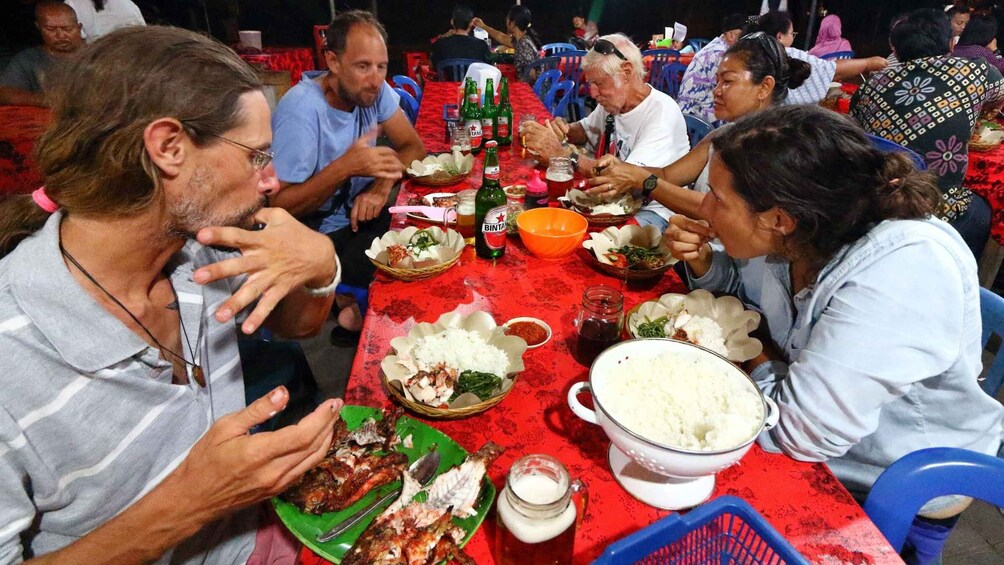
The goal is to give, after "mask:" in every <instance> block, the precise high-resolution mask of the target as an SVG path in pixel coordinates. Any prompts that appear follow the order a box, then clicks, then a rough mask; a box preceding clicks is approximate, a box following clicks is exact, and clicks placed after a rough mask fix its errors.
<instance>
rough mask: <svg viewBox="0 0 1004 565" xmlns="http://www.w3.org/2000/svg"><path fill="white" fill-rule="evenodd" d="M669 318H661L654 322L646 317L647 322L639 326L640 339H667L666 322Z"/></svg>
mask: <svg viewBox="0 0 1004 565" xmlns="http://www.w3.org/2000/svg"><path fill="white" fill-rule="evenodd" d="M668 321H669V318H667V317H666V316H660V317H658V318H656V319H654V320H649V319H648V316H646V317H645V321H644V322H642V323H640V324H638V337H666V322H668Z"/></svg>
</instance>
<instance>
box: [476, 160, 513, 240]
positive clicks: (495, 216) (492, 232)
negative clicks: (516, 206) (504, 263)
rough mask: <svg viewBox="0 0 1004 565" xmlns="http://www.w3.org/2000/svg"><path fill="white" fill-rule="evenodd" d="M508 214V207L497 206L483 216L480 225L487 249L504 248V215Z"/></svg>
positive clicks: (486, 172)
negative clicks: (483, 218) (483, 219)
mask: <svg viewBox="0 0 1004 565" xmlns="http://www.w3.org/2000/svg"><path fill="white" fill-rule="evenodd" d="M495 173H496V174H498V169H496V170H495ZM485 175H486V176H487V175H488V171H485ZM508 213H509V207H508V206H498V207H496V208H492V209H491V210H489V211H488V213H487V214H485V221H484V222H483V223H482V224H481V231H483V232H484V234H485V245H487V246H488V248H489V249H501V248H503V247H505V238H506V215H507V214H508Z"/></svg>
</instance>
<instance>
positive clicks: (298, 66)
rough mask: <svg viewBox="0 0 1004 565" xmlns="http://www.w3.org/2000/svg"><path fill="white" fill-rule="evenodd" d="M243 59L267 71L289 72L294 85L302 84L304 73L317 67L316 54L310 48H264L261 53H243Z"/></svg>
mask: <svg viewBox="0 0 1004 565" xmlns="http://www.w3.org/2000/svg"><path fill="white" fill-rule="evenodd" d="M241 59H244V60H245V61H247V62H248V63H250V64H252V65H256V66H259V67H261V68H263V69H265V70H266V71H289V77H290V79H292V81H293V84H296V83H298V82H300V75H301V74H303V72H304V71H312V70H314V67H315V65H316V63H315V62H314V53H313V52H312V51H311V50H310V48H308V47H263V48H262V52H261V53H242V54H241Z"/></svg>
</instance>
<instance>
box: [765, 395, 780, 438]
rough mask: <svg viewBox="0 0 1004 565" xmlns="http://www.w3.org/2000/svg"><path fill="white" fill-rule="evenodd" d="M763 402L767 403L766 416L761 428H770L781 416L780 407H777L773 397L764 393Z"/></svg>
mask: <svg viewBox="0 0 1004 565" xmlns="http://www.w3.org/2000/svg"><path fill="white" fill-rule="evenodd" d="M763 401H764V404H766V405H767V417H766V418H765V419H764V424H763V429H764V430H770V429H772V428H773V427H774V426H776V425H777V421H778V420H779V419H780V418H781V409H780V408H778V406H777V402H774V399H773V398H771V397H769V396H767V395H764V397H763Z"/></svg>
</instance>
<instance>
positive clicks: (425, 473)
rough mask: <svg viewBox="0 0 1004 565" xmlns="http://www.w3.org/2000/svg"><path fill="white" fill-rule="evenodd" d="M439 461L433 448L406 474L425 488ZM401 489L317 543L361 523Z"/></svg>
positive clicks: (326, 533) (332, 529)
mask: <svg viewBox="0 0 1004 565" xmlns="http://www.w3.org/2000/svg"><path fill="white" fill-rule="evenodd" d="M440 459H441V455H440V454H439V451H437V450H436V448H435V447H433V449H432V451H430V452H428V453H426V454H425V455H423V456H422V457H419V458H418V459H416V460H415V462H414V463H412V464H411V465H410V466H409V467H408V474H409V475H411V476H412V477H413V478H414V479H415V480H416V481H418V482H419V483H420V484H421V485H422V486H425V485H427V484H429V481H431V480H432V478H433V477H435V476H436V470H437V469H439V460H440ZM402 486H403V484H402ZM401 488H402V487H400V486H399V487H397V488H396V489H394V490H392V491H390V492H388V493H387V494H385V495H384V496H382V497H380V498H378V499H376V500H374V501H373V502H371V503H370V504H369V505H368V506H366V507H365V508H363V509H362V510H359V511H358V512H356V513H355V514H353V515H351V516H349V517H348V518H346V519H345V520H344V521H342V522H340V523H338V524H337V525H336V526H335V527H334V528H331V529H330V530H328V531H327V532H325V533H323V534H321V535H319V536H317V541H318V542H321V543H324V542H326V541H331V540H333V539H335V538H336V537H338V536H340V535H342V534H344V533H345V532H346V531H348V530H349V529H350V528H352V526H355V525H356V524H358V523H359V522H361V521H362V520H363V518H365V517H366V516H368V515H369V514H370V512H372V511H373V510H375V509H376V508H378V507H379V506H382V505H383V504H384V503H386V502H388V501H390V500H392V499H393V498H394V497H396V496H398V495H399V494H401Z"/></svg>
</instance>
